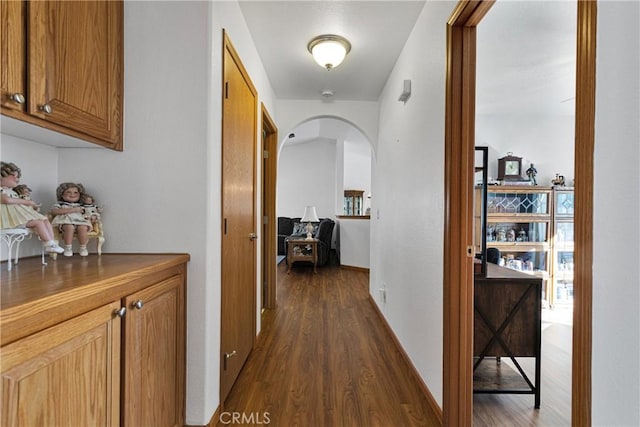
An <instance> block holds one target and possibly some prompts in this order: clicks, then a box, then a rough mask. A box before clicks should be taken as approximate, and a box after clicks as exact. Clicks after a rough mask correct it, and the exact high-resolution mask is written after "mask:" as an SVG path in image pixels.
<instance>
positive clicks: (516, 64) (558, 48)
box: [240, 0, 576, 141]
mask: <svg viewBox="0 0 640 427" xmlns="http://www.w3.org/2000/svg"><path fill="white" fill-rule="evenodd" d="M424 4H425V2H424V1H423V0H415V1H401V0H396V1H377V0H374V1H333V0H315V1H269V0H264V1H246V0H240V8H241V10H242V13H243V15H244V17H245V20H246V22H247V26H248V28H249V31H250V32H251V35H252V37H253V41H254V43H255V45H256V48H257V50H258V53H259V55H260V57H261V60H262V62H263V64H264V67H265V70H266V73H267V75H268V78H269V81H270V82H271V85H272V87H273V89H274V91H275V95H276V97H278V98H279V99H323V98H322V95H321V93H322V91H324V90H331V91H333V92H334V96H333V97H332V99H334V100H364V101H376V100H377V99H378V98H379V96H380V93H381V91H382V89H383V87H384V84H385V82H386V80H387V78H388V77H389V74H390V72H391V70H392V69H393V66H394V64H395V62H396V60H397V58H398V56H399V55H400V52H401V50H402V48H403V46H404V44H405V42H406V40H407V38H408V36H409V34H410V32H411V30H412V29H413V26H414V25H415V22H416V20H417V18H418V16H419V14H420V12H421V11H422V9H423V7H424ZM452 8H453V3H452ZM575 10H576V6H575V2H569V1H557V0H556V1H539V0H534V1H506V0H505V1H502V0H500V1H497V2H496V3H495V4H494V6H493V7H492V8H491V10H490V11H489V13H488V14H487V16H486V17H485V18H484V19H483V21H482V22H481V23H480V25H479V27H478V51H477V53H478V64H477V65H478V69H477V74H478V81H477V111H478V113H513V112H521V113H526V112H530V113H534V114H535V113H540V112H545V113H550V112H552V113H554V114H573V96H574V87H575V85H574V80H575V33H576V30H575V22H576V18H575V14H576V12H575ZM510 22H512V24H509V23H510ZM567 22H569V23H573V24H574V25H573V26H572V25H567ZM443 31H445V29H444V23H443ZM327 33H332V34H338V35H341V36H344V37H346V38H347V39H348V40H349V41H350V42H351V44H352V49H351V52H350V53H349V54H348V55H347V57H346V58H345V60H344V62H343V63H342V64H341V65H340V66H338V67H336V68H335V69H333V70H331V71H327V70H325V69H323V68H321V67H320V66H318V65H317V64H316V63H315V62H314V61H313V59H312V58H311V55H310V54H309V52H308V51H307V43H308V42H309V41H310V40H311V39H312V38H313V37H315V36H317V35H320V34H327ZM319 120H321V121H323V120H330V119H319ZM333 125H336V126H337V127H335V128H334V127H332V126H333ZM341 129H342V130H344V124H343V123H341V122H339V121H338V120H332V121H330V122H326V123H320V124H318V125H317V126H313V125H311V124H306V125H305V126H303V128H302V129H294V131H295V133H296V137H297V138H298V140H299V141H300V140H304V139H308V138H313V137H314V136H315V137H321V138H333V137H334V135H335V134H336V132H339V131H340V130H341ZM281 131H282V132H289V131H290V130H289V129H282V130H281ZM316 132H319V133H316Z"/></svg>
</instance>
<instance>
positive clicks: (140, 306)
mask: <svg viewBox="0 0 640 427" xmlns="http://www.w3.org/2000/svg"><path fill="white" fill-rule="evenodd" d="M132 305H133V307H134V308H137V309H138V310H140V309H141V308H142V306H144V303H143V302H142V300H140V299H139V300H138V301H136V302H134V303H133V304H132Z"/></svg>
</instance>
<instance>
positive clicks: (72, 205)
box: [51, 182, 92, 256]
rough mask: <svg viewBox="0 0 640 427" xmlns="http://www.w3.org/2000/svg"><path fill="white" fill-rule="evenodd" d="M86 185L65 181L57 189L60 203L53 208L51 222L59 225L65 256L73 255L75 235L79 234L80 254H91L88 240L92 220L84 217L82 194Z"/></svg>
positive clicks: (56, 225)
mask: <svg viewBox="0 0 640 427" xmlns="http://www.w3.org/2000/svg"><path fill="white" fill-rule="evenodd" d="M84 192H85V191H84V186H83V185H82V184H76V183H73V182H63V183H62V184H60V185H59V186H58V188H57V189H56V197H57V198H58V203H56V204H55V205H53V207H52V208H51V214H53V215H55V216H54V218H53V221H51V224H53V226H54V227H58V230H60V232H61V233H62V238H63V240H64V253H63V255H64V256H72V255H73V246H72V244H73V235H74V234H76V235H77V236H78V242H79V243H80V247H79V248H78V253H79V254H80V256H87V255H89V251H88V250H87V242H88V241H89V232H90V231H91V230H92V225H91V221H89V220H88V219H87V218H85V217H84V213H83V212H84V209H83V207H82V203H81V202H80V201H81V200H82V195H83V194H84Z"/></svg>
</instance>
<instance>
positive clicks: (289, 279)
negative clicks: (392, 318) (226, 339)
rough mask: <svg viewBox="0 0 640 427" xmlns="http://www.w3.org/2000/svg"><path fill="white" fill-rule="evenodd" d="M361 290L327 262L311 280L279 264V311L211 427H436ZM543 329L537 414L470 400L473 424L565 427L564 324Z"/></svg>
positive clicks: (510, 403)
mask: <svg viewBox="0 0 640 427" xmlns="http://www.w3.org/2000/svg"><path fill="white" fill-rule="evenodd" d="M368 283H369V275H368V274H367V273H364V272H359V271H354V270H348V269H344V268H340V267H338V266H336V265H335V264H334V265H329V266H325V267H321V268H318V273H317V274H313V269H312V267H309V266H304V265H301V264H298V263H296V264H295V265H294V267H293V269H292V271H291V273H290V274H286V265H285V264H284V263H282V264H281V265H279V266H278V285H277V292H278V302H277V308H276V309H275V310H268V311H265V313H264V314H263V327H262V331H261V333H260V336H259V337H258V339H257V342H256V346H255V349H254V350H253V352H252V353H251V355H250V356H249V359H248V360H247V363H246V365H245V367H244V369H243V371H242V372H241V373H240V376H239V378H238V380H237V382H236V384H235V385H234V387H233V389H232V390H231V393H230V395H229V397H228V398H227V401H226V403H225V407H224V411H225V414H226V418H224V419H223V421H226V424H223V423H222V422H218V424H217V425H218V426H223V425H228V421H229V420H230V418H229V417H230V416H233V413H236V414H239V415H236V416H244V417H245V421H250V422H244V423H234V425H239V424H241V425H265V424H268V425H271V426H287V427H289V426H305V427H316V426H322V427H325V426H326V427H332V426H348V427H358V426H363V427H369V426H383V427H387V426H438V425H440V423H439V421H438V418H437V416H436V415H435V414H434V413H432V411H431V409H430V407H429V405H428V403H427V401H426V399H425V398H424V397H423V395H422V393H421V391H420V388H419V386H418V384H416V383H415V381H414V380H413V377H412V376H411V375H410V374H409V370H408V367H407V366H406V365H405V363H404V361H403V359H402V358H401V357H400V355H399V353H398V352H397V350H396V348H395V346H394V344H393V341H392V339H391V337H390V336H389V335H388V333H387V331H386V329H385V328H384V327H383V325H382V323H381V321H380V319H379V318H378V316H377V314H376V312H375V311H374V309H373V308H372V307H371V304H370V302H369V300H368ZM544 326H545V328H544V330H543V334H542V337H543V348H542V387H541V408H540V409H539V410H535V409H534V408H533V396H532V395H475V396H474V426H478V427H479V426H487V427H495V426H500V427H501V426H509V427H518V426H553V427H556V426H569V425H570V424H571V423H570V413H571V402H570V396H571V394H570V393H571V390H570V377H571V354H570V351H571V326H568V325H564V324H557V323H545V325H544ZM503 361H504V359H503ZM503 363H504V362H503ZM523 365H524V366H525V369H527V370H532V367H533V366H532V365H533V364H532V363H531V364H528V363H527V361H526V360H525V361H524V363H523ZM251 421H253V422H251Z"/></svg>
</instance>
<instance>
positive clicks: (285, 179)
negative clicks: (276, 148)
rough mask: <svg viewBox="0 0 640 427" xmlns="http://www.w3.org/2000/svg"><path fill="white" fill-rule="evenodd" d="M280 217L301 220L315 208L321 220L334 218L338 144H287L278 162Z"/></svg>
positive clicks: (277, 210) (277, 211)
mask: <svg viewBox="0 0 640 427" xmlns="http://www.w3.org/2000/svg"><path fill="white" fill-rule="evenodd" d="M277 191H278V197H277V198H278V200H277V205H276V215H277V216H288V217H291V218H296V217H301V216H302V214H303V213H304V208H305V206H315V207H316V212H317V213H318V217H319V218H334V217H335V194H336V143H335V142H334V141H327V140H323V139H318V140H314V141H310V142H305V143H298V144H292V143H288V144H285V145H284V146H283V147H282V150H281V151H280V157H279V159H278V188H277Z"/></svg>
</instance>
